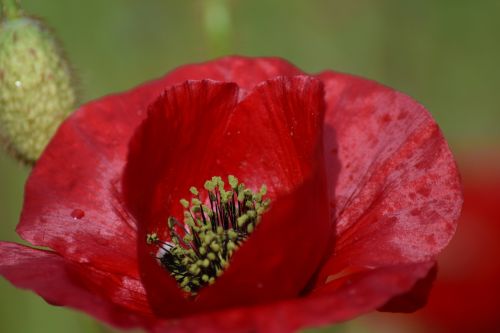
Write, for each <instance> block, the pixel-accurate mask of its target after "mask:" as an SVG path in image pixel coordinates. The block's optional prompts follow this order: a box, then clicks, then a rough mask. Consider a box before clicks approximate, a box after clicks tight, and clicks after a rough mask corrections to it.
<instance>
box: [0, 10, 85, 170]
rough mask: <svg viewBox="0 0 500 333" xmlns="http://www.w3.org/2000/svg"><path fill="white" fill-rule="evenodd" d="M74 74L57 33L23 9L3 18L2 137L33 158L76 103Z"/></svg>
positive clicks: (29, 160) (20, 154)
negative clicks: (21, 12) (16, 14)
mask: <svg viewBox="0 0 500 333" xmlns="http://www.w3.org/2000/svg"><path fill="white" fill-rule="evenodd" d="M76 100H77V98H76V91H75V88H74V79H73V76H72V72H71V69H70V66H69V63H68V62H67V60H66V58H65V57H64V56H63V53H62V51H61V48H60V47H59V44H58V42H57V41H56V39H55V36H54V35H53V33H52V32H51V31H50V30H49V29H48V28H47V27H46V26H45V24H44V23H43V22H42V21H40V20H38V19H35V18H31V17H26V16H23V15H22V14H20V15H18V16H14V17H9V16H7V17H6V18H4V19H3V20H2V21H1V22H0V141H1V143H2V145H3V146H4V147H5V148H6V149H7V150H8V151H9V152H10V153H11V154H12V155H14V156H15V157H16V158H18V159H20V160H22V161H24V162H27V163H34V162H35V161H36V160H37V159H38V157H39V156H40V154H41V153H42V151H43V149H44V148H45V146H46V145H47V143H48V142H49V140H50V139H51V138H52V136H53V135H54V133H55V131H56V129H57V128H58V126H59V125H60V123H61V122H62V121H63V120H64V119H65V117H66V116H67V115H68V114H69V113H70V112H71V111H72V110H73V109H74V108H75V105H76Z"/></svg>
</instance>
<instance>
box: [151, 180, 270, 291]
mask: <svg viewBox="0 0 500 333" xmlns="http://www.w3.org/2000/svg"><path fill="white" fill-rule="evenodd" d="M228 182H229V185H230V187H231V190H228V191H226V190H225V189H224V185H225V184H224V181H223V180H222V178H221V177H212V179H211V180H207V181H206V182H205V186H204V188H205V190H206V192H207V197H208V200H207V203H208V204H204V203H203V202H202V199H201V197H200V193H199V191H198V189H197V188H196V187H191V188H190V192H191V194H192V198H191V201H188V200H186V199H181V200H180V203H181V205H182V206H183V207H184V223H180V222H179V221H178V220H177V219H176V218H175V217H172V216H171V217H169V218H168V230H169V236H170V241H168V242H162V241H160V240H159V238H158V236H157V234H156V233H153V234H148V235H147V243H148V244H155V245H157V246H159V248H160V249H159V251H158V253H157V259H158V262H159V263H160V264H161V265H162V266H163V267H164V268H165V269H167V270H168V271H169V272H170V274H171V275H172V276H173V277H174V278H175V279H176V280H177V282H178V283H179V286H180V287H181V288H182V289H183V290H184V291H186V292H188V293H191V294H192V295H196V294H197V292H198V291H199V290H200V288H202V287H204V286H206V285H209V284H213V283H214V282H215V278H216V277H219V276H220V275H222V273H223V271H224V269H225V268H227V266H228V265H229V259H230V258H231V256H232V255H233V253H234V251H236V249H238V247H239V246H241V244H242V243H243V242H244V241H245V240H246V239H247V238H248V236H249V235H250V234H251V233H252V232H253V231H254V229H255V227H256V226H257V225H258V224H259V223H260V221H261V219H262V214H263V213H264V212H265V211H266V210H267V209H268V207H269V205H270V199H264V196H265V195H266V192H267V189H266V186H265V185H263V186H262V187H261V189H260V191H259V192H257V193H254V192H253V191H252V190H250V189H247V188H245V185H244V184H243V183H238V179H237V178H236V177H234V176H232V175H230V176H229V177H228Z"/></svg>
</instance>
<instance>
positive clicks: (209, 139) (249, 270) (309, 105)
mask: <svg viewBox="0 0 500 333" xmlns="http://www.w3.org/2000/svg"><path fill="white" fill-rule="evenodd" d="M236 98H237V90H235V86H233V85H231V84H222V83H216V82H208V81H188V82H186V83H185V84H183V85H181V86H176V87H174V88H172V89H169V90H167V91H166V93H165V95H163V96H162V97H161V98H160V99H159V100H158V101H157V102H156V103H155V104H154V105H153V106H152V108H151V111H150V114H149V117H148V119H147V120H146V122H145V123H144V124H143V125H142V126H141V128H140V129H139V131H138V132H137V135H136V136H135V138H134V140H133V141H132V144H131V146H130V147H131V149H130V156H129V164H128V166H127V171H126V173H125V177H124V180H125V188H126V189H127V190H126V195H127V202H129V203H130V207H131V209H132V210H133V211H134V212H135V214H136V216H138V220H139V221H140V222H141V226H143V227H144V230H139V234H140V235H142V236H141V237H142V239H141V238H139V248H142V249H143V251H144V255H141V256H140V260H141V261H145V262H144V263H143V265H144V266H143V271H144V272H145V274H144V276H143V280H144V282H145V285H146V286H147V287H148V288H151V291H150V292H149V295H150V297H151V299H152V302H153V304H155V308H157V309H159V311H161V312H162V314H163V315H166V316H171V315H172V314H173V313H179V311H180V312H184V311H183V310H181V309H182V306H181V304H183V303H184V305H183V306H188V307H191V308H193V307H196V309H198V310H199V309H207V308H210V309H213V308H214V307H215V306H228V305H232V304H243V303H245V304H252V303H255V302H257V301H259V302H264V301H267V300H269V299H276V298H277V297H283V296H284V295H288V296H291V295H296V294H297V293H298V291H299V290H300V289H301V288H303V287H304V285H305V283H306V282H307V279H308V278H309V277H310V276H311V274H312V272H313V271H314V270H315V268H316V267H317V265H318V263H319V261H320V260H321V259H322V258H323V254H324V249H325V246H326V243H327V242H328V240H329V236H330V235H331V232H330V229H329V228H330V224H329V223H328V219H327V218H326V215H325V214H326V204H327V203H326V196H325V195H324V193H325V192H324V191H325V188H324V174H323V170H322V168H323V167H324V165H323V163H322V149H321V148H322V146H321V144H320V143H321V140H320V138H321V124H322V115H323V108H324V105H323V90H322V86H321V83H320V82H319V81H318V80H316V79H313V78H308V77H294V78H277V79H274V80H270V81H267V82H264V83H262V84H260V85H259V86H258V87H257V88H256V89H255V90H254V91H253V92H252V93H250V95H248V97H247V98H245V99H244V100H243V101H242V102H241V103H240V104H239V105H238V106H237V107H236V108H235V109H234V111H232V109H233V108H234V104H235V103H236ZM230 112H231V113H230ZM181 135H182V138H183V140H182V141H180V140H178V138H179V137H180V136H181ZM158 144H162V145H163V146H165V148H164V149H157V146H158ZM187 149H189V150H187ZM193 161H195V162H194V163H193ZM188 162H190V163H188ZM228 174H234V175H235V176H237V177H238V178H239V179H240V180H242V181H243V182H245V184H247V185H249V186H250V187H252V188H254V189H255V188H256V187H257V186H260V185H262V184H264V183H265V184H266V185H268V188H269V195H270V197H271V198H276V202H275V203H274V204H273V207H272V208H271V210H270V211H269V212H268V213H267V214H266V216H265V219H266V221H267V222H266V223H263V224H262V226H259V228H258V229H257V231H256V232H255V233H254V235H252V237H251V238H250V240H249V241H248V243H247V244H245V245H244V246H243V247H242V249H240V250H239V251H238V252H237V253H236V254H235V256H234V262H233V264H232V265H231V266H230V268H229V270H228V271H227V272H226V273H225V274H224V275H223V277H221V278H220V279H219V280H220V281H219V282H217V283H216V284H215V285H214V286H212V287H210V288H206V289H204V290H203V291H202V293H201V295H200V297H199V298H198V299H197V301H196V302H195V303H192V302H182V300H179V299H178V297H179V295H180V292H179V291H178V292H177V294H175V292H174V294H172V292H173V291H172V286H173V279H172V278H170V277H168V274H167V273H166V272H165V271H163V270H162V269H161V268H160V267H159V266H158V265H157V264H156V262H155V261H154V259H152V258H151V256H149V255H147V254H148V253H147V251H151V250H148V249H147V248H146V247H145V235H146V233H148V232H157V231H158V232H159V234H160V235H161V234H162V233H163V231H164V229H165V225H166V223H165V222H166V219H167V217H168V216H170V215H173V216H182V207H181V206H180V204H179V203H178V201H179V199H180V198H182V197H185V196H186V195H187V194H188V189H189V187H190V186H191V185H196V186H198V187H201V186H202V184H203V182H204V180H206V179H209V178H210V177H211V176H213V175H222V176H226V175H228ZM149 207H152V208H149ZM322 221H324V222H325V223H321V222H322ZM312 223H314V224H312ZM162 228H163V229H162ZM267 229H268V230H267ZM325 231H326V232H325ZM141 244H142V245H141ZM238 258H239V259H238ZM257 258H258V260H256V259H257ZM270 271H272V272H273V274H269V272H270ZM176 288H177V287H176ZM233 289H234V290H233ZM172 298H174V299H175V302H174V301H172ZM176 302H178V303H176ZM172 311H174V312H172ZM191 311H194V310H193V309H192V310H191Z"/></svg>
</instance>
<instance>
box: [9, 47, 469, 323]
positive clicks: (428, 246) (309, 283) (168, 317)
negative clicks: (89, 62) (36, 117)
mask: <svg viewBox="0 0 500 333" xmlns="http://www.w3.org/2000/svg"><path fill="white" fill-rule="evenodd" d="M214 176H216V177H215V178H212V177H214ZM218 176H221V177H222V178H221V179H226V177H228V176H230V177H229V183H230V186H231V188H232V190H231V188H229V187H227V185H223V184H222V180H220V179H219V178H217V177H218ZM236 179H237V180H236ZM207 180H208V182H206V181H207ZM241 183H244V184H245V188H244V189H245V190H248V191H247V192H245V190H243V188H242V189H241V191H242V192H241V193H243V194H241V198H239V197H240V188H239V186H240V185H241ZM215 184H216V185H217V186H218V187H217V188H215V187H214V186H215ZM263 185H264V187H262V186H263ZM224 186H226V188H224ZM262 188H264V190H263V191H262V192H261V189H262ZM265 189H267V190H265ZM190 193H191V194H190ZM228 193H229V194H228ZM186 197H187V198H188V199H189V198H191V197H192V198H191V203H189V201H188V200H185V198H186ZM183 199H184V200H183ZM240 199H241V200H240ZM197 200H198V201H197ZM229 201H231V202H232V204H229V205H233V206H225V205H227V203H228V202H229ZM461 201H462V199H461V189H460V181H459V177H458V174H457V169H456V166H455V162H454V160H453V157H452V155H451V153H450V151H449V148H448V146H447V144H446V142H445V140H444V138H443V136H442V134H441V131H440V130H439V128H438V126H437V125H436V123H435V122H434V120H433V119H432V118H431V116H430V115H429V113H428V112H427V111H426V110H425V109H424V108H423V107H422V106H421V105H419V104H418V103H416V102H415V101H413V100H412V99H411V98H409V97H407V96H405V95H404V94H401V93H399V92H396V91H394V90H392V89H390V88H387V87H384V86H382V85H380V84H378V83H375V82H372V81H369V80H366V79H362V78H359V77H355V76H351V75H347V74H341V73H336V72H332V71H326V72H323V73H320V74H317V75H307V74H305V73H303V72H302V71H300V70H299V69H297V68H296V67H294V66H293V65H291V64H289V63H287V62H286V61H284V60H281V59H275V58H255V59H251V58H242V57H229V58H223V59H219V60H216V61H212V62H208V63H203V64H195V65H188V66H184V67H181V68H178V69H176V70H174V71H172V72H171V73H169V74H167V75H166V76H165V77H163V78H161V79H159V80H156V81H153V82H150V83H146V84H144V85H141V86H139V87H137V88H135V89H133V90H131V91H128V92H125V93H122V94H117V95H111V96H108V97H104V98H102V99H99V100H97V101H94V102H90V103H88V104H86V105H83V106H82V107H81V108H80V109H79V110H77V111H76V112H75V113H74V114H73V115H71V116H70V117H69V118H68V119H67V120H66V121H65V122H64V123H63V124H62V125H61V127H60V128H59V130H58V131H57V133H56V135H55V137H54V138H53V140H52V141H51V142H50V144H49V145H48V147H47V149H46V150H45V152H44V153H43V155H42V157H41V158H40V160H39V161H38V162H37V164H36V167H35V168H34V169H33V171H32V173H31V175H30V177H29V179H28V182H27V185H26V194H25V202H24V207H23V211H22V215H21V221H20V224H19V226H18V228H17V231H18V233H19V234H20V235H21V237H22V238H23V239H25V240H26V241H28V242H29V243H31V244H32V245H33V246H37V247H44V248H45V249H39V248H31V247H27V246H23V245H19V244H13V243H1V244H0V252H1V259H0V272H1V274H2V275H3V276H4V277H6V278H7V279H8V280H9V281H11V282H12V283H13V284H14V285H16V286H18V287H21V288H27V289H31V290H33V291H35V292H36V293H38V294H39V295H40V296H42V297H43V298H44V299H45V300H46V301H47V302H49V303H51V304H56V305H63V306H69V307H72V308H76V309H80V310H82V311H85V312H87V313H89V314H90V315H92V316H94V317H96V318H98V319H100V320H103V321H105V322H107V323H110V324H112V325H115V326H118V327H124V328H126V327H142V328H145V329H147V330H150V331H158V332H163V331H192V330H199V331H207V332H208V331H214V332H215V331H217V332H219V331H252V330H258V331H293V330H296V329H299V328H301V327H305V326H317V325H322V324H327V323H334V322H339V321H343V320H347V319H350V318H353V317H355V316H357V315H359V314H362V313H365V312H369V311H372V310H374V309H377V308H379V307H381V306H383V305H386V307H385V309H389V310H400V309H399V308H398V307H400V305H401V304H403V303H402V302H400V301H401V299H402V297H401V296H399V295H401V294H404V293H407V292H409V291H410V290H411V289H412V287H414V286H415V285H416V283H417V282H418V281H420V280H422V279H424V280H425V278H426V277H427V276H428V274H429V272H430V271H431V270H432V268H433V266H434V261H435V257H436V255H437V254H438V253H439V252H440V251H441V250H442V249H443V248H444V247H445V246H446V244H447V243H448V241H449V240H450V238H451V236H452V234H453V233H454V231H455V227H456V219H457V217H458V214H459V210H460V206H461ZM247 202H249V204H247ZM264 202H267V204H266V205H264ZM238 203H241V204H243V205H248V207H250V208H249V209H251V210H252V211H253V213H252V214H250V213H249V212H248V211H246V210H245V208H242V209H243V210H236V208H234V207H236V206H238ZM210 204H214V205H215V206H217V207H220V209H221V210H222V211H223V212H222V213H220V211H217V210H216V209H215V208H213V207H211V208H212V209H210V210H209V209H208V208H210V207H209V205H210ZM190 205H192V206H190ZM183 206H184V207H183ZM195 206H196V207H199V209H198V210H195V209H194V207H195ZM207 207H208V208H207ZM227 207H230V208H227ZM233 209H234V210H233ZM259 209H260V210H259ZM201 212H205V213H206V216H205V218H204V219H203V220H202V216H201ZM186 214H187V215H186ZM245 214H246V215H249V217H248V218H250V220H245V221H243V222H242V223H247V224H243V226H244V227H245V228H246V229H244V230H246V232H245V231H244V230H243V229H241V230H243V231H241V230H240V229H238V228H239V227H240V226H241V223H240V222H241V221H240V220H241V219H240V218H241V216H243V215H245ZM216 215H217V216H218V217H217V218H215V216H216ZM246 215H245V216H246ZM183 216H186V220H185V221H183ZM193 221H194V222H193ZM249 221H251V222H249ZM248 223H252V227H251V228H250V229H248V225H249V224H248ZM210 228H213V229H212V230H210ZM210 232H213V234H211V233H210ZM231 233H233V234H234V233H236V234H237V235H236V236H234V237H236V238H232V236H230V234H231ZM215 237H219V238H217V239H218V241H217V242H215V241H213V242H212V240H213V239H215ZM207 239H208V240H207ZM230 240H235V242H236V243H235V244H233V245H234V246H233V247H229V245H228V244H229V241H230ZM214 242H215V244H216V246H215V249H214V248H212V244H214ZM206 245H208V246H210V249H207V248H205V250H203V251H202V250H201V247H202V246H206ZM232 250H234V251H232ZM207 251H213V252H214V253H215V254H216V257H217V259H215V261H216V262H215V263H214V265H215V266H214V267H215V268H216V269H214V270H212V271H209V270H208V266H210V267H212V266H211V265H212V263H211V262H209V263H208V264H207V265H208V266H207V267H205V266H204V265H205V264H204V260H205V259H206V258H209V257H208V254H207V253H206V252H207ZM221 251H222V252H221ZM224 251H225V252H224ZM229 252H232V253H231V254H229ZM220 253H224V255H221V254H220ZM193 258H194V259H196V258H199V262H198V261H196V260H195V261H194V262H193ZM209 259H210V258H209ZM210 260H212V259H210ZM182 274H184V275H183V276H181V275H182ZM202 274H203V275H207V277H206V278H204V277H203V275H202ZM184 277H187V280H186V281H184ZM212 278H213V279H212ZM200 281H201V282H200ZM186 287H189V288H186ZM191 287H193V288H195V289H196V290H192V289H193V288H191ZM395 296H399V301H397V300H398V299H397V298H396V302H394V301H393V302H392V303H391V301H390V300H391V299H393V297H395ZM401 309H402V310H404V309H403V308H401Z"/></svg>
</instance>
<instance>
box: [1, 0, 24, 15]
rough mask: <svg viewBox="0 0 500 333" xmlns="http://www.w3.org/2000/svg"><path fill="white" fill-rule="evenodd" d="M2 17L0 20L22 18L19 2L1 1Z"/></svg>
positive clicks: (11, 0) (16, 0)
mask: <svg viewBox="0 0 500 333" xmlns="http://www.w3.org/2000/svg"><path fill="white" fill-rule="evenodd" d="M0 4H1V10H2V12H1V15H0V18H6V19H15V18H18V17H19V16H21V6H20V5H19V0H0Z"/></svg>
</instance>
